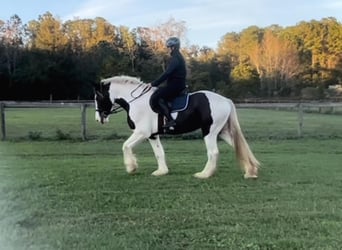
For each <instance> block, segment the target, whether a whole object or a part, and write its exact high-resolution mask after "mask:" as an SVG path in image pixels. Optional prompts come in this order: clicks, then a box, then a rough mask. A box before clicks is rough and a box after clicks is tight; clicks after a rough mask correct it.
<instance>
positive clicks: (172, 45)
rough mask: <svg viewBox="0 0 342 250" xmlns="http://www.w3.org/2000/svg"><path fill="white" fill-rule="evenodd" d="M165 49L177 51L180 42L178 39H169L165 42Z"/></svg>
mask: <svg viewBox="0 0 342 250" xmlns="http://www.w3.org/2000/svg"><path fill="white" fill-rule="evenodd" d="M166 47H167V48H171V49H172V50H174V49H177V50H178V49H179V48H180V41H179V38H178V37H170V38H169V39H167V40H166Z"/></svg>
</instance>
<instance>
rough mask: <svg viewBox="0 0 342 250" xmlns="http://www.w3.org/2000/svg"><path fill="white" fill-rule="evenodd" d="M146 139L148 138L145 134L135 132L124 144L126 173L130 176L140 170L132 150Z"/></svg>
mask: <svg viewBox="0 0 342 250" xmlns="http://www.w3.org/2000/svg"><path fill="white" fill-rule="evenodd" d="M145 139H146V137H145V136H144V135H143V134H141V133H139V132H133V134H132V135H131V136H130V137H129V138H128V139H127V140H126V141H125V142H124V144H123V146H122V152H123V158H124V164H125V166H126V171H127V173H129V174H132V173H134V172H135V171H136V170H137V168H138V164H137V159H136V157H135V155H134V154H133V150H132V149H133V148H134V147H135V146H136V145H138V144H139V143H141V142H142V141H143V140H145Z"/></svg>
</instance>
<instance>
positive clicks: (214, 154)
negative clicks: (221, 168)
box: [95, 76, 260, 179]
mask: <svg viewBox="0 0 342 250" xmlns="http://www.w3.org/2000/svg"><path fill="white" fill-rule="evenodd" d="M154 90H155V88H154V87H152V88H149V87H148V85H147V84H145V83H143V82H142V81H141V80H140V79H139V78H135V77H131V76H114V77H111V78H107V79H104V80H102V81H101V82H100V84H96V85H95V109H96V111H95V119H96V120H97V121H99V122H101V123H105V122H108V121H109V119H108V118H109V115H110V114H113V113H115V112H117V110H118V109H120V108H121V109H124V110H126V111H127V121H128V125H129V126H130V128H131V129H132V131H133V133H132V135H131V136H130V137H129V138H128V139H127V140H126V141H125V142H124V143H123V146H122V151H123V159H124V164H125V166H126V171H127V172H128V173H134V172H135V171H136V170H137V168H138V164H137V159H136V157H135V155H134V154H133V148H134V147H135V146H137V145H138V144H139V143H141V142H142V141H144V140H148V141H149V142H150V144H151V146H152V149H153V151H154V155H155V157H156V159H157V162H158V168H157V170H155V171H154V172H153V173H152V175H154V176H161V175H165V174H167V173H168V172H169V169H168V167H167V164H166V161H165V152H164V149H163V146H162V144H161V142H160V137H159V135H160V134H181V133H187V132H191V131H194V130H197V129H201V131H202V135H203V138H204V142H205V145H206V149H207V156H208V160H207V163H206V165H205V167H204V169H203V170H202V171H201V172H198V173H196V174H194V176H195V177H197V178H201V179H205V178H209V177H210V176H212V175H213V174H214V173H215V171H216V168H217V160H218V156H219V150H218V146H217V139H218V137H220V138H221V139H223V140H224V141H225V142H227V143H228V144H229V145H231V146H232V147H233V148H234V150H235V154H236V158H237V159H238V161H239V163H240V166H241V168H242V170H243V171H244V177H245V178H246V179H247V178H257V177H258V169H259V166H260V163H259V161H258V160H257V159H256V158H255V156H254V154H253V153H252V151H251V149H250V147H249V145H248V143H247V141H246V139H245V137H244V135H243V132H242V130H241V128H240V124H239V121H238V117H237V113H236V108H235V105H234V104H233V102H232V101H231V100H230V99H228V98H226V97H224V96H221V95H219V94H216V93H214V92H211V91H196V92H193V93H191V94H190V96H189V99H188V106H187V108H186V109H184V110H182V111H179V112H175V113H172V115H173V117H174V118H175V120H176V123H177V125H176V126H175V127H174V128H173V130H166V131H165V130H163V129H161V126H160V119H159V118H158V114H157V113H155V112H154V111H153V110H152V109H151V107H150V105H149V100H150V97H151V95H152V93H153V91H154Z"/></svg>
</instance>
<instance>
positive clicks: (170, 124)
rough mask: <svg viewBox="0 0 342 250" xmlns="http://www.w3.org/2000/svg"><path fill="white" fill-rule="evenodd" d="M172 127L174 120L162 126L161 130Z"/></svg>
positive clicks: (174, 124) (174, 123)
mask: <svg viewBox="0 0 342 250" xmlns="http://www.w3.org/2000/svg"><path fill="white" fill-rule="evenodd" d="M174 126H176V122H175V121H174V120H170V121H168V122H166V123H165V124H164V126H163V128H172V127H174Z"/></svg>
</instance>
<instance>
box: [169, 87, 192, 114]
mask: <svg viewBox="0 0 342 250" xmlns="http://www.w3.org/2000/svg"><path fill="white" fill-rule="evenodd" d="M189 95H190V94H189V93H188V90H187V89H186V88H185V89H184V90H183V91H182V92H181V93H180V94H179V95H178V96H177V97H175V98H174V99H172V100H170V101H168V103H167V104H168V106H169V109H170V113H176V112H180V111H183V110H185V109H186V108H187V107H188V104H189Z"/></svg>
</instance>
